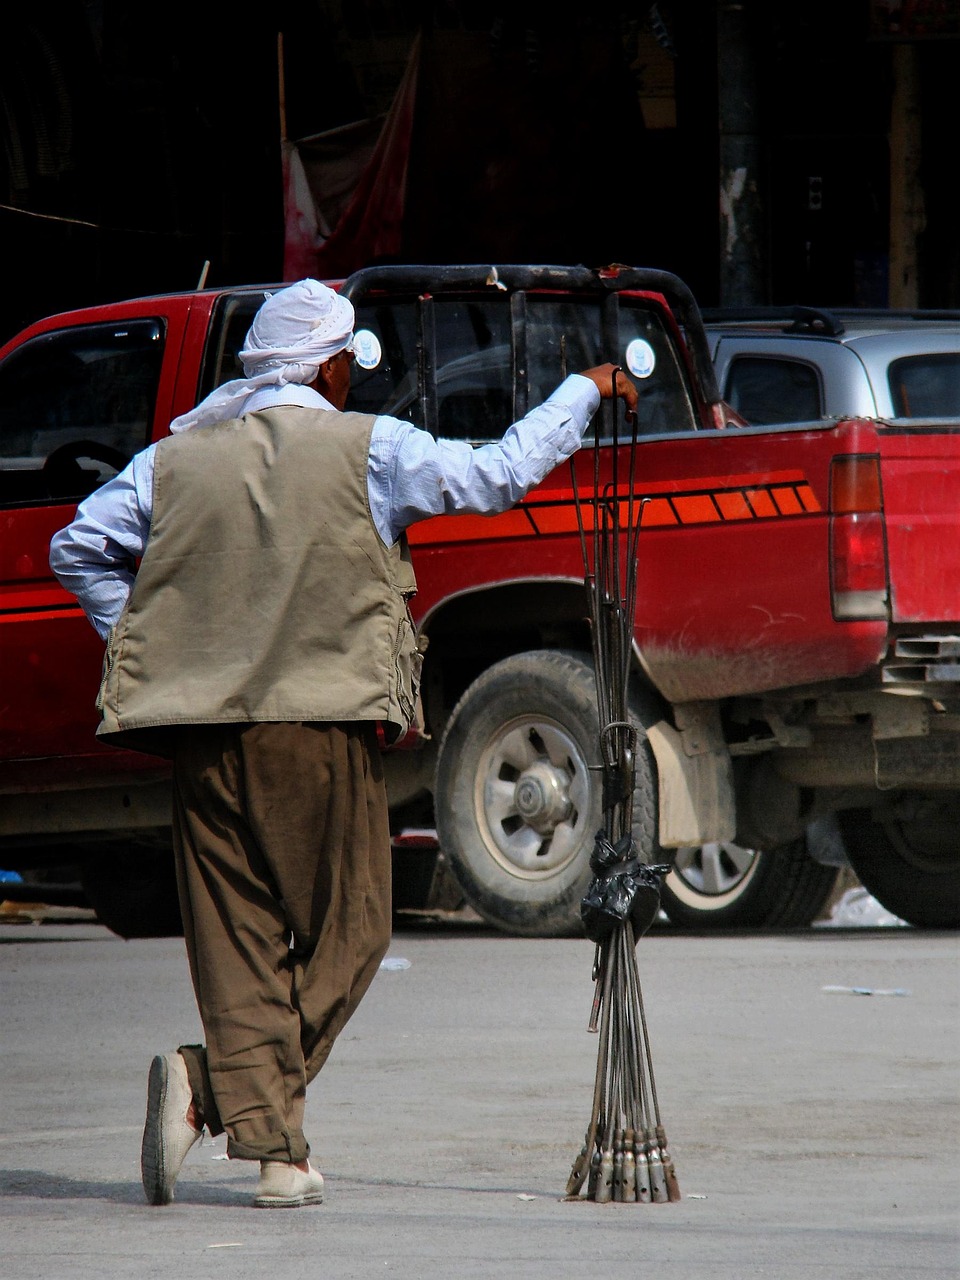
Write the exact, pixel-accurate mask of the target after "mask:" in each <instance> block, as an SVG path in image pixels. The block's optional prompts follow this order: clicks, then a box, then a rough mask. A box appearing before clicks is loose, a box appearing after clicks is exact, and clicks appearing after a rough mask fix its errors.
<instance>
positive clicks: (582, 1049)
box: [0, 923, 960, 1280]
mask: <svg viewBox="0 0 960 1280" xmlns="http://www.w3.org/2000/svg"><path fill="white" fill-rule="evenodd" d="M639 954H640V958H641V972H642V977H643V985H644V992H645V995H646V1004H647V1017H648V1022H649V1027H650V1033H651V1037H652V1040H653V1047H654V1061H655V1065H656V1068H657V1080H658V1085H659V1089H660V1100H661V1110H662V1113H663V1119H664V1123H665V1125H666V1129H667V1134H668V1136H669V1139H670V1146H671V1150H672V1153H673V1156H674V1160H675V1163H676V1167H677V1173H678V1176H679V1180H680V1186H681V1191H682V1192H683V1196H684V1198H683V1200H682V1201H681V1202H680V1203H678V1204H673V1205H643V1206H635V1205H606V1206H604V1205H595V1204H593V1203H590V1202H586V1201H583V1202H578V1203H568V1202H564V1200H563V1199H562V1194H563V1188H564V1184H565V1182H566V1177H567V1174H568V1172H569V1168H570V1164H571V1162H572V1160H573V1158H574V1156H575V1154H576V1152H577V1150H579V1146H580V1143H581V1141H582V1139H583V1133H584V1130H585V1128H586V1124H587V1120H588V1117H589V1108H590V1101H591V1096H592V1087H593V1071H594V1064H595V1054H596V1043H597V1042H596V1038H595V1037H592V1036H589V1035H588V1034H587V1033H586V1030H585V1027H586V1022H587V1016H588V1012H589V1004H590V998H591V995H592V985H591V982H590V966H591V960H592V947H591V946H590V944H589V943H586V942H583V941H577V940H566V941H561V940H556V941H554V940H551V941H539V940H527V939H516V938H506V937H501V936H499V935H496V934H493V933H492V932H490V931H488V930H486V929H485V928H484V927H482V926H478V925H469V924H448V925H446V926H443V925H440V926H436V927H429V926H424V925H421V926H417V927H413V928H411V929H409V930H405V931H404V932H398V933H397V934H396V935H395V938H394V942H393V945H392V947H391V951H390V955H391V956H393V957H399V958H403V959H407V960H409V961H410V966H409V968H406V969H400V970H396V971H383V972H381V973H380V974H379V975H378V977H377V979H376V981H375V982H374V985H373V987H372V989H371V991H370V993H369V995H368V996H367V998H366V1000H365V1001H364V1003H363V1004H362V1006H361V1008H360V1010H359V1011H358V1013H357V1014H356V1016H355V1017H354V1019H353V1021H352V1022H351V1023H350V1024H349V1026H348V1027H347V1029H346V1031H345V1033H344V1035H343V1037H342V1038H341V1040H340V1042H339V1044H338V1046H337V1049H336V1050H335V1052H334V1055H333V1057H332V1058H331V1061H330V1062H329V1063H328V1065H327V1067H326V1069H325V1070H324V1072H323V1073H322V1075H321V1077H320V1078H319V1079H318V1081H317V1082H316V1084H315V1085H314V1087H313V1089H312V1091H311V1096H310V1099H309V1103H308V1114H307V1122H308V1123H307V1128H308V1133H309V1134H310V1136H311V1139H312V1140H313V1143H314V1149H315V1156H316V1163H317V1164H318V1165H319V1167H320V1168H321V1169H322V1170H323V1172H324V1175H325V1177H326V1179H327V1197H326V1202H325V1204H324V1205H323V1206H320V1207H318V1208H314V1209H304V1210H297V1211H274V1212H264V1211H255V1210H253V1209H251V1208H249V1207H248V1202H249V1198H250V1195H251V1192H252V1189H253V1186H254V1184H255V1168H254V1167H253V1166H249V1165H246V1164H243V1163H240V1162H228V1161H226V1160H225V1159H223V1158H222V1157H223V1154H224V1144H223V1139H222V1138H221V1139H219V1140H218V1141H217V1142H216V1143H213V1144H209V1143H204V1145H203V1146H202V1147H200V1148H195V1149H194V1151H193V1152H191V1154H190V1156H189V1157H188V1159H187V1162H186V1164H185V1166H184V1169H183V1172H182V1174H181V1178H180V1182H179V1183H178V1189H177V1200H176V1203H175V1204H173V1205H172V1206H169V1207H167V1208H161V1209H157V1208H150V1207H148V1206H147V1205H146V1204H145V1203H144V1201H143V1195H142V1191H141V1188H140V1184H139V1171H138V1158H139V1141H140V1131H141V1126H142V1120H143V1102H144V1089H145V1082H146V1069H147V1066H148V1063H149V1059H150V1057H151V1055H152V1054H153V1053H154V1052H157V1051H161V1050H166V1049H168V1048H172V1047H175V1045H176V1044H177V1043H180V1042H184V1041H188V1040H190V1039H193V1038H199V1036H200V1032H199V1026H198V1023H197V1017H196V1012H195V1009H194V1006H193V1000H192V994H191V991H190V987H189V982H188V977H187V972H186V964H185V960H184V958H183V951H182V943H181V942H179V941H178V940H175V939H170V940H158V941H141V942H123V941H121V940H120V939H118V938H116V937H114V936H112V935H111V934H109V933H107V931H106V930H104V929H102V928H100V927H99V926H96V925H90V924H77V925H70V924H56V923H52V924H51V923H48V924H42V925H0V979H2V989H3V1029H2V1038H0V1079H2V1096H3V1100H4V1106H3V1111H2V1118H0V1274H2V1275H3V1276H4V1277H5V1278H6V1280H27V1277H31V1278H33V1277H40V1276H43V1277H49V1278H51V1280H60V1278H61V1277H62V1278H63V1280H67V1277H69V1278H70V1280H86V1278H87V1277H90V1278H91V1280H93V1278H96V1280H103V1278H105V1277H111V1278H112V1277H128V1276H129V1277H138V1278H139V1277H153V1276H157V1277H160V1276H164V1277H167V1276H170V1277H176V1280H193V1277H207V1276H216V1275H225V1276H226V1275H229V1276H230V1277H232V1278H236V1277H241V1278H243V1277H263V1276H270V1275H271V1274H272V1273H276V1274H277V1275H278V1276H282V1277H283V1280H296V1278H297V1277H300V1276H304V1277H306V1276H310V1277H333V1278H334V1280H348V1278H352V1277H370V1276H399V1277H403V1278H404V1280H414V1278H417V1277H430V1278H433V1277H455V1278H459V1277H538V1278H539V1277H545V1278H546V1277H556V1278H561V1280H565V1278H566V1277H570V1278H571V1280H572V1278H573V1277H577V1278H578V1280H579V1278H580V1277H597V1276H611V1277H620V1276H625V1275H644V1274H655V1275H656V1276H658V1277H663V1278H664V1280H685V1278H686V1277H691V1278H693V1277H697V1278H699V1277H709V1280H727V1278H729V1280H734V1278H736V1280H740V1278H741V1277H754V1276H757V1277H759V1276H770V1277H776V1278H777V1280H794V1278H796V1280H800V1278H803V1280H807V1278H814V1277H815V1278H816V1280H825V1278H828V1277H829V1278H830V1280H834V1278H836V1277H842V1278H844V1280H848V1278H850V1280H852V1278H854V1277H861V1276H862V1277H867V1276H870V1277H875V1276H897V1277H917V1278H918V1280H919V1278H920V1277H923V1278H924V1280H930V1278H933V1277H948V1276H949V1277H956V1275H957V1274H958V1267H960V1235H958V1225H957V1224H958V1207H960V1194H958V1193H960V1143H958V1137H960V1123H958V1109H957V1099H958V1074H960V1073H958V1063H960V1029H958V1028H960V1022H958V1019H957V1013H958V1008H957V1006H958V1003H960V983H958V976H960V965H958V941H957V938H956V936H954V935H936V934H923V933H919V932H916V931H914V930H907V929H879V930H862V929H861V930H849V931H846V930H835V929H831V930H815V929H814V930H806V931H804V932H802V933H797V934H788V935H783V936H778V935H773V934H770V935H753V936H733V935H725V936H720V937H695V936H690V935H685V934H681V933H679V932H675V931H673V930H672V929H670V928H669V927H657V928H655V929H654V930H653V931H652V932H651V934H650V935H648V936H647V938H645V939H643V940H642V941H641V943H640V953H639ZM827 986H840V987H868V988H871V989H875V990H876V989H884V990H889V989H902V990H906V991H908V992H909V994H907V995H901V996H880V995H875V996H856V995H846V994H840V993H830V992H826V991H824V990H823V988H824V987H827Z"/></svg>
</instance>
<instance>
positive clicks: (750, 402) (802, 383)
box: [724, 356, 823, 427]
mask: <svg viewBox="0 0 960 1280" xmlns="http://www.w3.org/2000/svg"><path fill="white" fill-rule="evenodd" d="M724 399H725V400H726V401H727V403H728V404H729V405H730V406H731V408H733V409H736V411H737V412H738V413H740V414H742V415H743V417H744V418H746V420H747V421H748V422H750V423H753V424H755V425H756V426H761V427H762V426H768V425H773V424H776V423H778V422H812V421H814V420H815V419H817V418H821V417H822V416H823V398H822V395H821V391H820V375H819V374H818V373H817V370H816V369H815V368H814V367H813V365H809V364H803V363H802V362H801V361H799V360H775V359H771V358H770V357H769V356H737V357H736V358H735V359H734V360H732V361H731V364H730V372H729V373H728V374H727V387H726V392H725V395H724Z"/></svg>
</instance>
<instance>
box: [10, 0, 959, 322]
mask: <svg viewBox="0 0 960 1280" xmlns="http://www.w3.org/2000/svg"><path fill="white" fill-rule="evenodd" d="M281 32H282V35H283V58H282V63H283V77H282V81H281V77H280V74H279V64H280V59H279V57H278V40H277V37H278V33H281ZM418 34H419V36H420V41H421V46H420V47H421V64H420V78H419V82H418V89H417V98H416V109H415V115H414V128H413V137H412V144H411V149H410V155H409V170H408V180H407V198H406V202H405V205H404V210H403V225H402V238H401V242H400V244H399V246H398V248H397V251H396V253H395V254H394V255H392V256H393V257H394V258H395V259H397V260H401V261H407V262H414V261H428V262H468V261H491V262H496V261H500V262H509V261H539V262H548V261H553V262H565V263H581V262H582V263H586V264H587V265H591V266H599V265H605V264H607V263H611V262H627V263H631V264H635V265H641V266H653V267H662V268H666V269H669V270H672V271H675V272H677V273H678V274H679V275H680V276H682V277H683V278H684V279H685V280H686V281H687V283H688V284H689V285H690V286H691V287H692V289H693V290H694V292H695V294H696V295H697V297H698V299H699V300H700V302H701V304H702V305H716V304H718V303H762V302H778V303H794V302H804V303H813V304H816V303H819V304H822V305H831V304H832V305H841V304H845V305H885V304H886V303H887V302H888V301H889V300H890V296H891V291H890V262H891V251H890V246H891V236H892V235H893V234H894V232H896V231H897V227H896V226H895V225H893V226H892V224H891V200H890V193H891V176H890V175H891V159H890V157H891V142H892V139H894V138H895V137H896V136H898V134H899V133H900V132H901V131H902V130H903V129H904V128H905V122H904V120H905V118H904V114H903V112H901V113H900V115H899V116H898V114H897V112H896V110H895V109H894V106H893V104H894V88H895V82H896V77H897V75H898V74H901V73H902V66H903V63H902V61H901V62H898V60H897V59H898V56H900V55H898V53H897V50H900V51H901V54H902V51H903V49H904V48H908V49H909V50H910V54H909V56H910V57H911V58H912V59H913V61H912V63H911V64H910V65H911V66H912V67H913V68H914V69H915V72H916V74H917V83H918V85H919V89H918V91H917V93H916V94H915V96H914V99H913V100H912V103H911V105H910V111H909V113H908V114H910V116H911V118H910V121H909V122H908V123H910V125H911V127H912V128H913V129H914V133H913V134H911V135H910V136H911V137H913V138H914V139H915V140H916V139H919V143H917V144H916V145H915V150H918V153H919V162H918V169H917V173H918V175H919V176H918V180H917V183H916V188H917V190H916V195H917V196H918V198H919V199H920V200H922V215H921V216H919V217H918V218H916V219H915V220H914V223H913V224H912V227H913V231H912V234H913V235H914V243H915V248H916V263H917V266H916V272H915V275H916V279H915V281H914V282H913V283H912V285H911V289H912V295H911V294H910V292H909V290H908V296H912V297H913V299H914V301H915V303H916V305H922V306H927V307H948V306H953V307H956V306H958V305H960V247H958V240H960V238H958V236H957V233H956V229H955V227H956V218H955V214H954V197H953V176H952V175H953V171H954V168H955V162H956V149H957V125H958V111H957V107H956V101H955V88H956V81H957V78H958V75H957V73H958V71H960V41H958V40H957V38H956V37H957V35H958V34H960V4H958V3H955V0H939V2H938V3H936V4H933V3H924V2H923V0H913V3H912V4H911V3H910V2H909V0H903V3H902V5H901V4H898V3H895V0H873V2H872V3H871V2H870V0H843V2H842V3H837V2H836V0H829V2H828V0H808V2H807V3H804V4H771V3H763V2H762V0H744V3H741V4H733V3H726V2H724V0H699V2H698V0H672V2H670V0H667V2H665V3H661V4H658V5H650V4H646V3H640V4H634V5H625V4H614V3H606V2H605V0H592V2H591V3H590V4H588V5H586V4H585V5H583V6H582V7H580V8H579V9H575V10H573V11H568V10H566V9H565V8H564V7H562V6H558V5H555V4H547V3H546V2H545V0H514V2H513V3H506V2H498V0H488V2H483V0H477V3H469V2H462V0H449V2H447V3H443V2H440V3H426V2H423V3H412V2H409V0H408V2H406V3H404V2H403V0H356V2H355V3H350V4H347V3H341V2H340V0H313V2H311V0H302V2H301V3H300V4H298V5H296V6H293V5H289V4H286V3H283V2H282V0H280V2H279V3H276V4H274V5H273V6H269V7H266V6H265V7H264V8H263V9H262V10H261V9H256V10H253V11H250V10H248V11H247V12H246V13H245V14H243V15H242V16H241V13H240V10H239V9H238V8H236V7H235V6H225V5H220V4H214V3H209V2H208V0H192V2H191V3H189V4H188V3H186V2H185V0H172V2H170V3H166V4H164V5H163V6H155V7H153V8H148V7H145V6H139V5H136V6H135V5H130V4H129V3H126V2H124V0H40V2H39V3H35V4H34V5H32V6H27V5H15V6H9V7H8V9H7V12H6V16H5V27H4V36H3V41H2V44H0V107H2V112H0V131H2V141H3V150H2V153H0V206H2V207H0V266H2V276H0V280H2V286H3V287H2V292H0V340H6V339H7V338H8V337H10V336H11V335H12V334H13V333H15V332H16V331H17V330H18V329H19V328H21V327H22V326H23V325H25V324H26V323H28V322H30V321H32V320H34V319H36V318H38V317H39V316H41V315H45V314H48V313H51V312H54V311H59V310H63V309H67V308H70V307H74V306H84V305H89V304H91V303H95V302H98V301H107V300H113V299H116V298H120V297H129V296H136V295H139V294H143V293H151V292H162V291H165V290H182V289H190V288H193V287H194V286H195V285H196V284H197V282H198V280H199V278H200V275H201V271H202V270H203V266H204V263H205V262H206V261H209V263H210V267H209V275H208V282H209V283H211V284H222V283H238V282H269V281H279V280H281V279H282V278H283V239H284V225H283V190H282V183H281V169H280V138H281V118H282V117H281V91H282V93H283V106H284V108H285V120H286V131H287V136H288V137H290V138H292V139H299V138H304V137H307V136H310V135H313V134H317V133H322V132H324V131H326V130H330V129H335V128H336V127H338V126H340V125H344V124H348V123H350V122H352V121H358V120H365V119H371V118H373V119H375V118H377V117H379V116H381V115H383V114H384V113H385V112H386V111H387V110H388V108H389V106H390V102H391V100H392V98H393V94H394V92H395V90H396V88H397V86H398V84H399V83H400V79H401V77H402V75H403V71H404V67H405V65H406V62H407V58H408V56H409V53H410V50H411V47H412V45H413V42H414V39H415V38H416V37H417V36H418ZM898 68H899V70H898ZM740 164H742V165H743V166H744V167H745V171H746V172H747V173H748V198H747V199H746V200H745V201H744V203H743V206H742V208H741V209H740V214H739V221H738V224H737V237H736V240H735V241H731V240H730V239H729V238H728V232H729V227H728V225H727V224H726V223H724V221H723V219H722V218H721V216H720V204H721V192H722V189H723V186H724V183H725V181H726V179H727V177H728V176H729V174H730V173H732V172H734V171H735V170H736V168H737V166H738V165H740Z"/></svg>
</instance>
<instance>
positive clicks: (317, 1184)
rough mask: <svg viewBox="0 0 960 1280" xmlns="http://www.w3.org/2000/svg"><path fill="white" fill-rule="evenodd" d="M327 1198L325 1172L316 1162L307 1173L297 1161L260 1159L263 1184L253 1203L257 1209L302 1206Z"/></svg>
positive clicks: (261, 1181) (317, 1202)
mask: <svg viewBox="0 0 960 1280" xmlns="http://www.w3.org/2000/svg"><path fill="white" fill-rule="evenodd" d="M322 1200H323V1175H322V1174H320V1173H318V1172H317V1170H316V1169H314V1167H313V1166H312V1165H310V1166H309V1167H308V1169H307V1172H306V1173H304V1171H303V1170H302V1169H298V1168H297V1166H296V1165H295V1164H284V1163H283V1162H282V1161H280V1160H261V1161H260V1185H259V1186H258V1187H257V1194H256V1196H255V1197H254V1200H253V1204H254V1208H256V1209H300V1208H302V1207H303V1205H305V1204H320V1203H321V1202H322Z"/></svg>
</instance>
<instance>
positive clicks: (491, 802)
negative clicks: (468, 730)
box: [474, 716, 591, 880]
mask: <svg viewBox="0 0 960 1280" xmlns="http://www.w3.org/2000/svg"><path fill="white" fill-rule="evenodd" d="M590 794H591V787H590V775H589V771H588V766H587V760H586V757H585V755H584V753H583V750H582V749H581V747H580V746H579V744H578V743H577V741H576V740H575V739H574V738H573V737H572V736H571V735H570V733H569V732H568V731H567V730H566V729H565V728H564V727H563V726H562V725H561V724H559V723H558V722H557V721H555V720H551V719H549V718H548V717H545V716H519V717H517V718H516V719H514V720H510V721H508V722H507V723H506V724H504V725H502V726H501V727H500V728H499V729H498V730H497V732H496V733H495V735H494V736H493V737H492V738H491V739H490V741H489V743H488V744H487V746H486V747H485V748H484V750H483V753H482V754H481V757H480V762H479V768H478V770H477V778H476V783H475V785H474V808H475V813H476V819H477V827H478V829H479V831H480V834H481V836H482V838H483V841H484V844H485V845H486V847H487V849H488V850H489V852H490V855H491V856H492V857H493V858H494V859H495V860H496V862H498V863H499V865H500V866H501V867H503V869H504V870H506V871H508V872H509V873H510V874H511V875H514V876H518V877H520V878H521V879H525V880H544V879H548V878H549V877H550V876H554V875H557V874H558V873H559V872H561V871H562V870H563V868H564V867H566V866H568V865H569V864H570V863H571V862H573V861H574V860H575V859H576V858H577V857H578V856H580V853H581V851H582V848H583V844H584V841H585V840H586V838H587V836H588V834H589V822H590V814H589V810H590Z"/></svg>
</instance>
